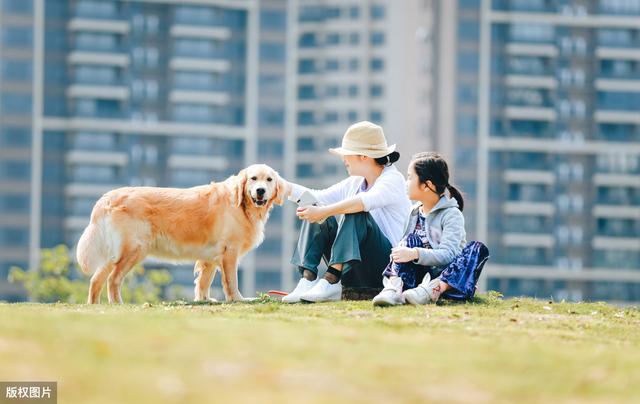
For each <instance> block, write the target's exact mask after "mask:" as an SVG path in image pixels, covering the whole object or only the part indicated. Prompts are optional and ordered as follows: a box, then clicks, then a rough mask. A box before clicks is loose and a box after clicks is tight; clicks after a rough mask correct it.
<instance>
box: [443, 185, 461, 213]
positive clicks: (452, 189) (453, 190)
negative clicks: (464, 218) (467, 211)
mask: <svg viewBox="0 0 640 404" xmlns="http://www.w3.org/2000/svg"><path fill="white" fill-rule="evenodd" d="M447 189H448V190H449V195H451V197H452V198H453V199H455V200H456V202H458V208H459V209H460V211H462V210H463V209H464V199H462V193H461V192H460V191H458V188H456V187H454V186H453V185H451V184H449V185H447Z"/></svg>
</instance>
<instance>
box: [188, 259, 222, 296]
mask: <svg viewBox="0 0 640 404" xmlns="http://www.w3.org/2000/svg"><path fill="white" fill-rule="evenodd" d="M216 270H217V266H216V264H215V263H214V262H211V261H196V265H195V266H194V268H193V273H194V274H196V275H197V278H196V280H195V281H194V282H193V283H194V284H195V285H196V286H195V288H194V299H193V300H194V301H196V302H207V301H214V302H215V301H216V300H215V299H212V298H211V297H210V292H209V291H210V289H211V283H213V278H215V276H216Z"/></svg>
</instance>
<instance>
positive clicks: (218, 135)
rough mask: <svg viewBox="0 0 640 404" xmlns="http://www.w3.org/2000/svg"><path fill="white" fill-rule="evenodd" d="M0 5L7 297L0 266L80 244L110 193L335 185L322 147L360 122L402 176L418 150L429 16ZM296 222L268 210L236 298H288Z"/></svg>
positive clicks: (40, 1)
mask: <svg viewBox="0 0 640 404" xmlns="http://www.w3.org/2000/svg"><path fill="white" fill-rule="evenodd" d="M0 4H1V5H2V7H1V9H0V10H1V11H0V22H1V24H0V27H1V29H2V31H1V35H0V44H1V45H0V46H1V47H0V60H1V61H2V75H1V76H0V95H1V97H2V102H1V104H0V145H1V147H2V148H1V149H0V217H1V218H2V221H1V223H0V248H1V250H0V251H1V252H2V254H0V287H1V288H3V289H2V290H0V293H2V291H5V292H7V293H6V294H3V295H0V296H2V297H3V298H11V299H15V298H19V297H20V296H18V295H17V293H18V292H17V291H16V290H15V289H11V290H9V289H10V288H11V285H8V284H7V283H6V282H5V281H4V280H5V279H6V275H7V273H8V270H9V268H10V267H11V266H12V265H17V266H21V267H27V266H28V265H32V266H33V265H36V263H37V262H38V253H39V251H40V249H41V248H47V247H52V246H55V245H57V244H60V243H64V244H67V245H68V246H70V247H73V246H75V244H76V242H77V240H78V238H79V235H80V234H81V232H82V230H83V228H84V227H85V226H86V225H87V223H88V220H89V215H90V212H91V209H92V207H93V204H94V203H95V201H96V200H97V199H98V198H99V197H100V195H102V194H103V193H104V192H106V191H108V190H110V189H113V188H116V187H120V186H129V185H134V186H137V185H144V186H168V187H189V186H193V185H199V184H204V183H208V182H210V181H212V180H213V181H221V180H224V179H225V178H226V177H227V176H229V175H232V174H234V173H236V172H238V171H239V170H240V169H242V168H243V167H244V166H246V165H248V164H251V163H254V162H264V163H267V164H269V165H271V166H272V167H274V168H275V169H276V170H278V171H279V172H280V173H281V174H282V175H283V176H284V177H285V178H286V179H287V180H290V181H296V182H300V183H303V184H305V185H307V186H315V187H322V186H325V185H328V184H330V183H332V182H335V181H337V180H338V179H340V178H344V176H345V175H346V172H345V171H344V168H343V165H342V162H341V161H340V160H339V159H338V158H335V157H333V156H331V155H329V153H328V152H327V148H328V147H331V146H334V145H336V144H337V143H338V142H339V141H340V138H341V137H342V134H343V133H344V131H345V129H346V128H347V127H348V126H349V125H350V124H351V123H353V122H356V121H359V120H365V119H368V120H372V121H374V122H377V123H380V124H382V125H383V126H384V128H385V130H386V132H387V136H388V138H389V139H390V141H392V142H394V143H398V147H399V150H400V151H401V152H402V153H403V160H401V164H400V166H401V167H400V169H401V170H404V169H405V168H406V161H407V159H408V156H409V155H410V154H411V153H413V152H414V151H418V150H421V149H424V148H426V147H427V145H428V144H429V142H428V133H429V127H430V126H429V125H430V116H429V113H428V111H429V107H428V102H429V93H428V91H429V86H430V85H431V81H430V65H429V63H430V61H429V57H430V56H431V54H430V52H429V48H428V42H429V41H430V38H431V33H430V32H429V29H428V25H429V23H430V18H431V2H418V1H413V0H412V1H407V2H406V3H403V5H402V6H401V7H396V6H392V5H393V2H392V1H389V0H386V1H373V0H357V1H351V2H348V3H346V2H342V1H333V0H332V1H328V0H327V1H318V0H289V1H287V0H262V1H257V0H234V1H228V0H189V1H178V0H46V1H45V0H0ZM425 44H426V47H425ZM392 84H393V85H392ZM425 111H427V112H425ZM402 163H404V165H403V164H402ZM296 222H297V219H295V213H294V211H293V206H292V205H289V206H285V207H284V208H280V207H276V208H275V209H274V210H273V213H272V215H271V218H270V221H269V224H268V226H267V228H266V237H265V240H264V242H263V244H262V245H261V246H260V247H259V248H258V249H257V250H256V251H255V252H253V253H251V254H249V255H248V256H246V257H245V258H244V259H243V260H242V261H241V264H240V268H241V270H240V274H239V277H240V285H241V291H242V292H243V293H244V294H245V295H248V296H252V295H254V294H255V292H256V291H266V290H268V289H275V288H278V289H279V288H283V289H286V288H288V287H290V286H291V285H292V282H293V278H294V276H295V275H294V270H293V268H292V267H291V266H290V264H289V258H290V255H291V250H292V246H293V243H294V242H295V232H296V224H297V223H296ZM147 264H149V265H156V264H157V265H160V266H164V265H166V264H165V263H162V262H154V261H151V260H150V261H147ZM170 269H172V274H173V276H174V281H175V282H176V283H177V284H183V285H185V287H186V286H187V285H189V284H190V283H191V282H192V271H191V270H189V267H185V266H171V267H170ZM186 293H187V295H188V294H190V292H188V291H187V292H186ZM214 295H216V296H218V297H221V291H220V289H219V281H216V283H214Z"/></svg>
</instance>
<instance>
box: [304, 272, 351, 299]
mask: <svg viewBox="0 0 640 404" xmlns="http://www.w3.org/2000/svg"><path fill="white" fill-rule="evenodd" d="M341 299H342V282H340V281H338V282H337V283H334V284H331V283H329V281H328V280H326V279H324V278H322V279H320V280H319V281H318V282H317V283H316V284H315V286H314V287H313V288H311V290H309V291H308V292H306V293H303V294H302V295H300V300H302V301H305V302H312V303H319V302H337V301H338V300H341Z"/></svg>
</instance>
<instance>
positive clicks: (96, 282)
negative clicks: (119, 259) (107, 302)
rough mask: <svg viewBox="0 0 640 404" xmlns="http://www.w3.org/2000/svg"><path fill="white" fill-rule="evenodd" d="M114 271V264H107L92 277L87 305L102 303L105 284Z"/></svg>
mask: <svg viewBox="0 0 640 404" xmlns="http://www.w3.org/2000/svg"><path fill="white" fill-rule="evenodd" d="M112 269H113V264H107V265H105V266H104V267H102V268H100V269H98V270H97V271H96V272H95V273H94V274H93V276H91V282H90V283H89V296H88V297H87V304H96V303H100V292H101V291H102V287H103V286H104V282H105V281H106V280H107V276H109V273H110V272H111V270H112Z"/></svg>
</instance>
